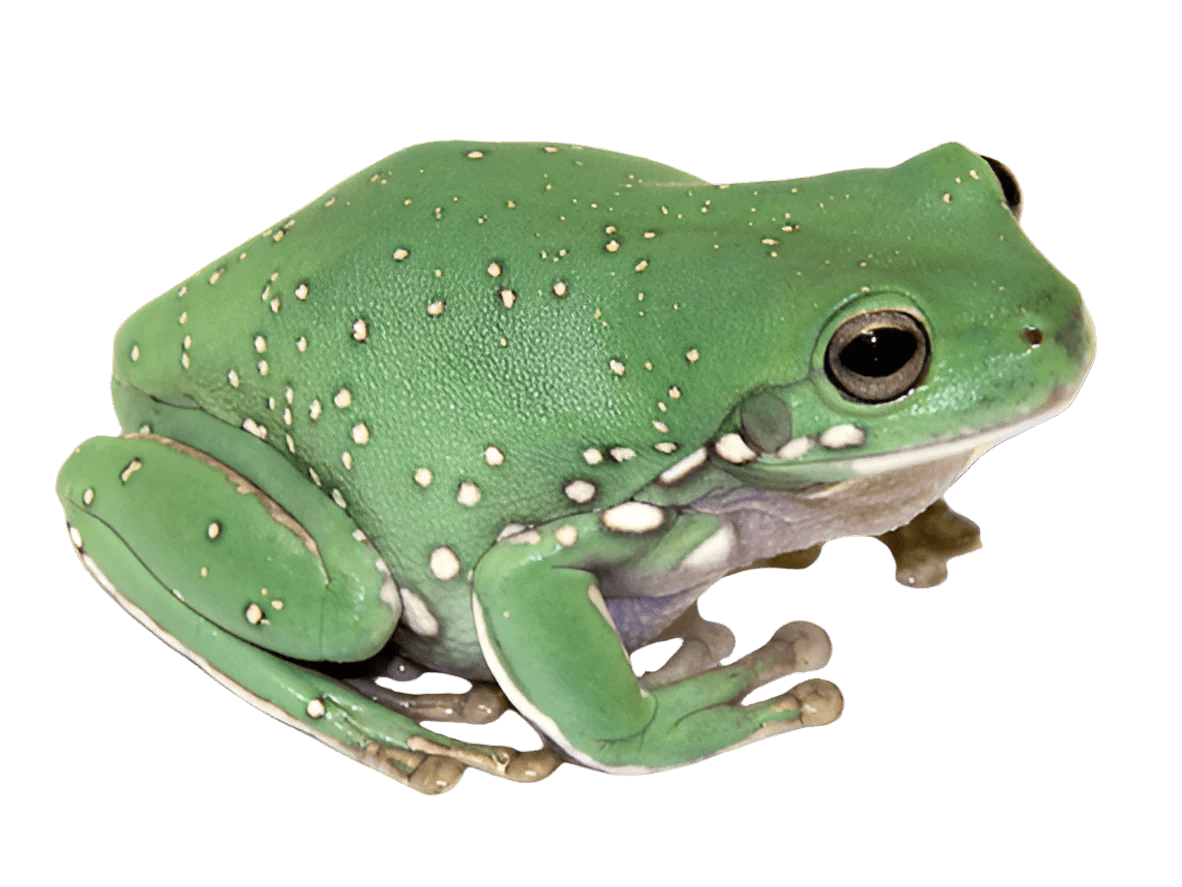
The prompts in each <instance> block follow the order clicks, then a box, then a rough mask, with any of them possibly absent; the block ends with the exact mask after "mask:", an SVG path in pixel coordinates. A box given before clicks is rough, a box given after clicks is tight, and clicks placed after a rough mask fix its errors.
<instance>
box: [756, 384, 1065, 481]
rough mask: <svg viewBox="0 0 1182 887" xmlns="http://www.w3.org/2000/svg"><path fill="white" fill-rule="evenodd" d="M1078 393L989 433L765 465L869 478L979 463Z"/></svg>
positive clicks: (1037, 423) (1053, 400)
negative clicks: (954, 461) (958, 460)
mask: <svg viewBox="0 0 1182 887" xmlns="http://www.w3.org/2000/svg"><path fill="white" fill-rule="evenodd" d="M1077 391H1078V388H1077V389H1076V391H1073V392H1071V393H1070V394H1069V395H1068V396H1065V397H1056V396H1052V397H1051V398H1050V399H1049V400H1048V401H1047V403H1045V404H1044V405H1043V408H1042V409H1039V410H1036V411H1035V412H1033V413H1031V414H1030V415H1029V416H1027V417H1026V418H1025V419H1021V420H1019V421H1018V422H1013V423H1011V424H1009V425H1000V426H997V427H995V428H992V429H989V430H987V431H978V432H974V433H972V434H966V435H964V436H962V437H957V438H953V439H952V440H945V441H938V442H936V443H932V444H923V445H922V446H918V447H909V448H908V449H905V450H897V451H895V452H893V453H879V454H878V455H875V456H858V457H854V458H851V459H827V460H825V461H823V462H796V461H795V460H793V461H792V462H784V461H780V460H776V461H775V462H768V463H765V464H768V465H774V466H776V467H780V468H793V467H798V468H800V469H801V470H803V471H808V470H810V469H817V468H825V467H834V466H839V465H840V466H844V467H845V468H846V469H848V470H850V471H852V472H853V474H854V475H855V476H856V477H865V476H867V475H872V474H882V473H883V472H886V471H893V470H895V469H899V468H910V467H912V466H915V465H920V464H923V463H924V462H931V461H935V460H937V459H943V458H945V457H948V456H953V455H956V454H957V453H962V452H965V451H968V450H976V451H977V452H976V453H975V455H974V456H973V460H974V461H975V460H976V459H977V458H979V457H980V456H981V455H982V454H984V453H985V451H986V450H988V449H990V448H991V447H994V446H996V445H997V444H999V443H1001V442H1002V441H1003V440H1007V439H1009V438H1011V437H1015V436H1016V435H1018V434H1021V433H1022V432H1023V431H1026V430H1027V429H1029V428H1033V427H1034V426H1035V425H1040V424H1042V423H1043V422H1045V421H1046V420H1047V419H1050V418H1052V417H1054V416H1057V415H1058V414H1059V413H1061V412H1063V410H1065V409H1067V407H1068V406H1070V405H1071V401H1072V400H1074V399H1075V394H1076V392H1077Z"/></svg>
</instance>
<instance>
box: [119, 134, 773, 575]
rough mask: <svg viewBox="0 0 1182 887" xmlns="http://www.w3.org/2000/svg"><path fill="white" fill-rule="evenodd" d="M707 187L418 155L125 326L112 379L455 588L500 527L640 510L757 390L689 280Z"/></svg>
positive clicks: (472, 150) (540, 164)
mask: <svg viewBox="0 0 1182 887" xmlns="http://www.w3.org/2000/svg"><path fill="white" fill-rule="evenodd" d="M711 194H713V195H714V197H715V198H716V199H717V197H718V196H719V192H718V191H717V189H715V188H714V186H710V185H708V184H706V183H704V182H701V181H700V180H697V179H694V178H693V177H691V176H689V175H686V174H685V173H681V172H678V171H676V170H673V169H670V168H669V167H665V166H661V165H659V164H655V163H652V162H650V161H645V160H641V159H638V158H634V157H628V156H625V155H619V154H613V153H609V152H604V151H598V150H593V149H577V148H571V147H554V146H548V145H542V144H536V145H534V144H513V145H482V146H473V145H470V144H466V143H435V144H429V145H423V146H419V147H416V148H410V149H407V150H405V151H402V152H399V153H397V154H395V155H393V156H391V157H389V158H387V159H385V160H383V161H381V162H380V163H378V164H377V165H375V166H373V167H371V168H370V169H367V170H365V171H363V172H362V173H359V174H358V175H357V176H354V177H353V178H351V179H349V180H347V181H346V182H344V183H342V184H341V185H340V186H338V187H337V188H335V189H333V190H332V191H330V192H328V193H327V194H326V195H324V196H323V197H322V198H320V199H319V200H317V201H315V202H313V203H312V204H310V205H309V206H307V207H305V208H304V209H303V210H301V211H300V212H299V213H297V214H295V215H294V216H290V217H285V218H283V219H282V220H281V221H280V222H279V223H278V224H277V225H275V226H274V227H273V228H271V229H269V230H267V231H265V232H263V234H261V235H259V236H258V237H257V238H254V239H253V240H251V241H248V242H247V243H246V244H244V245H243V246H241V247H240V248H238V249H237V250H234V251H233V252H231V253H229V254H227V255H226V256H225V257H223V258H222V259H219V260H218V261H216V262H214V263H212V264H211V265H209V266H208V267H206V268H205V269H203V270H202V271H200V272H199V273H198V274H196V275H194V276H193V277H192V278H190V279H189V280H188V281H186V282H185V284H184V285H182V286H179V287H177V288H176V289H174V290H172V291H171V292H169V293H167V294H166V295H164V296H162V297H161V298H160V299H158V300H157V301H156V302H154V303H152V304H151V305H149V306H148V307H147V308H145V309H144V310H143V311H141V312H140V313H139V314H137V315H136V316H135V317H133V318H132V319H131V320H130V321H129V322H128V323H127V324H126V325H125V326H124V328H123V330H122V331H121V333H120V337H119V341H118V344H117V348H116V373H115V375H116V384H117V385H119V384H126V385H130V386H133V387H135V388H137V389H140V390H143V391H145V392H147V393H149V394H152V395H153V396H154V397H157V398H159V399H162V400H165V401H168V402H173V403H179V404H181V405H186V406H198V407H200V408H201V409H203V410H205V411H206V412H208V413H210V414H212V415H214V416H217V417H218V418H219V419H221V420H223V421H225V422H227V423H229V424H232V425H234V426H239V427H242V428H244V429H246V430H247V431H250V432H251V433H254V434H255V435H256V436H258V437H261V438H263V439H264V440H265V441H267V442H268V443H269V444H270V445H272V446H274V447H275V448H276V449H278V450H279V451H280V452H282V453H284V454H285V455H286V456H287V458H288V459H289V460H291V461H292V462H293V463H294V464H295V465H296V466H297V467H298V468H299V469H300V470H301V471H302V472H304V473H305V474H306V475H307V476H308V477H309V478H311V479H312V480H313V481H314V482H316V483H317V484H319V485H321V486H322V487H323V489H324V490H325V492H326V493H327V494H331V495H332V496H333V498H334V499H336V500H337V502H338V504H340V505H341V506H342V507H343V508H345V509H346V510H347V511H348V513H349V514H350V515H351V516H352V517H353V518H354V520H356V522H357V523H358V525H359V526H361V527H362V529H363V530H364V531H365V532H366V533H367V534H369V535H370V536H371V537H372V538H373V539H374V541H375V542H376V543H377V544H378V545H379V547H380V548H381V549H382V551H383V554H384V555H385V557H386V558H387V561H388V562H389V563H390V566H391V569H392V570H393V571H394V572H395V574H396V576H398V577H399V578H401V579H404V580H406V581H419V582H421V583H427V584H430V583H432V582H434V581H436V580H438V579H439V578H440V576H441V571H440V569H439V567H440V565H441V563H442V567H443V570H442V575H443V576H445V577H448V578H450V574H451V572H452V571H453V570H454V569H455V567H454V564H452V563H451V562H450V560H449V559H447V558H444V561H443V562H441V561H440V560H438V558H437V559H436V561H435V569H433V570H432V568H431V565H432V556H433V554H435V553H436V552H438V550H439V549H440V548H441V547H445V548H446V549H447V550H448V551H450V552H452V553H453V554H454V555H455V560H456V561H457V562H458V564H459V570H458V572H456V576H457V577H458V578H459V580H461V581H462V580H463V579H464V577H465V576H466V575H467V572H468V571H469V570H470V569H471V568H472V567H473V566H474V565H475V561H476V560H477V559H478V558H479V556H480V555H481V553H482V552H483V551H484V550H485V549H486V548H487V547H488V546H489V545H490V544H491V543H492V542H493V541H494V540H495V539H496V537H497V535H498V533H500V531H501V530H502V528H503V527H504V526H505V525H506V524H508V523H521V524H534V523H538V522H541V521H545V520H549V519H552V518H554V517H557V516H559V515H562V514H564V513H569V512H573V511H582V510H587V509H589V508H600V507H605V506H607V505H611V504H614V503H616V502H619V501H622V500H623V499H626V498H628V497H629V496H630V495H632V494H633V493H634V492H635V491H636V490H638V489H640V488H641V487H643V486H644V485H645V484H646V483H647V482H649V481H650V480H651V479H652V478H653V477H655V476H656V475H657V474H658V473H659V472H661V471H662V470H664V469H665V468H667V467H669V465H671V464H672V463H674V462H676V461H677V460H678V459H680V458H682V457H683V456H684V455H685V454H686V453H688V452H690V451H691V450H692V449H694V448H696V447H698V446H700V445H701V443H702V442H703V441H705V440H706V439H707V438H708V436H709V435H710V434H711V433H712V432H713V431H714V430H715V429H716V428H717V426H718V423H719V422H720V420H721V419H722V418H723V417H724V415H725V413H726V411H727V410H728V409H729V408H730V407H731V406H732V405H733V403H734V402H735V398H736V397H737V396H738V394H739V393H741V391H742V390H743V388H744V387H745V383H744V382H743V380H740V379H737V378H735V377H734V374H733V373H730V372H728V371H727V368H726V367H725V366H724V365H723V362H722V361H721V360H717V361H716V360H714V359H713V358H714V357H715V356H716V355H721V354H725V353H728V352H729V353H738V352H741V351H743V350H744V348H749V347H750V346H749V345H748V343H747V342H746V341H745V337H746V333H745V332H744V330H743V329H742V328H741V327H740V328H739V329H738V330H737V331H736V332H735V333H734V334H735V335H738V336H739V337H740V338H741V339H744V341H738V340H737V341H735V342H730V341H727V337H728V336H730V335H731V333H729V332H728V331H726V330H725V329H720V328H718V324H717V323H716V322H715V318H714V315H715V314H716V313H717V309H718V305H717V299H718V298H720V294H719V292H718V290H717V288H716V287H713V286H712V285H711V283H710V281H709V280H708V279H706V278H703V274H705V272H703V271H702V263H701V262H700V261H699V262H696V263H694V262H687V261H685V259H686V258H687V257H690V254H692V253H695V252H698V251H707V250H709V249H710V242H711V241H712V239H716V235H715V234H714V233H713V231H712V230H711V229H710V223H712V222H713V218H710V219H707V216H706V213H705V212H704V211H703V212H700V209H701V208H702V207H707V208H709V206H710V204H711ZM693 214H698V215H699V216H701V219H703V220H706V224H703V222H702V221H699V220H698V218H697V217H693ZM679 221H680V223H681V227H680V228H679V227H678V222H679ZM757 236H758V232H754V231H753V232H752V233H751V236H750V239H751V241H752V244H753V245H754V250H756V251H764V252H766V247H763V246H760V245H759V241H758V240H757V239H756V238H757ZM693 257H694V258H700V257H698V256H693ZM687 267H691V268H696V269H697V270H695V271H694V272H693V273H694V274H695V275H696V277H697V279H695V280H694V281H693V282H692V283H693V285H692V286H686V285H683V284H686V283H689V282H688V281H682V280H681V279H680V277H678V274H680V273H683V272H682V271H679V270H678V269H684V268H687ZM707 331H708V332H709V339H708V340H707V339H706V338H705V336H704V335H703V333H704V332H707ZM153 343H154V344H153Z"/></svg>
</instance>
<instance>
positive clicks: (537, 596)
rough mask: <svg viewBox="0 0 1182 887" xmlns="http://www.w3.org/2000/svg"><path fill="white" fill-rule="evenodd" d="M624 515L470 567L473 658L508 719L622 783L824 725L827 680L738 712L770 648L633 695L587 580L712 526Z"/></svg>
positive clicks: (688, 518)
mask: <svg viewBox="0 0 1182 887" xmlns="http://www.w3.org/2000/svg"><path fill="white" fill-rule="evenodd" d="M627 505H628V506H629V509H630V510H629V511H627V512H617V513H616V515H615V516H614V517H613V515H612V512H613V511H614V509H609V510H608V512H605V513H604V516H602V517H601V516H599V515H594V514H592V515H581V516H578V517H576V518H572V519H570V520H567V521H557V522H554V523H552V524H547V525H545V526H542V527H539V528H537V529H536V530H528V531H526V532H523V533H520V534H518V535H517V536H514V537H510V538H509V539H506V540H503V541H501V542H500V543H498V544H497V545H496V546H494V547H493V548H492V549H491V550H490V551H489V552H488V553H487V554H485V556H484V557H483V558H482V559H481V561H480V563H479V564H478V565H477V568H476V574H475V577H474V583H473V610H474V613H475V617H476V626H477V633H478V635H479V637H480V644H481V648H482V650H483V652H484V655H485V659H486V661H487V662H488V664H489V668H490V669H491V670H492V671H493V674H494V675H495V676H496V677H497V680H498V682H499V683H500V684H501V687H502V689H503V690H504V691H505V693H506V695H507V696H508V697H509V699H510V700H511V701H512V702H513V703H514V705H516V706H517V708H518V710H519V711H521V713H522V714H523V715H525V716H526V717H527V718H528V719H530V720H531V721H532V722H533V723H534V724H535V726H537V727H538V728H539V729H540V730H542V731H543V732H544V733H546V735H547V736H548V737H549V738H550V739H551V740H552V741H553V742H554V743H555V744H556V745H558V746H559V747H560V748H561V749H562V750H563V751H564V752H566V753H567V754H568V755H569V756H570V757H572V758H573V759H574V760H576V761H578V762H579V763H582V764H585V765H587V766H591V767H595V768H597V769H602V770H608V771H611V772H622V773H635V772H646V771H650V770H658V769H664V768H668V767H675V766H678V765H681V764H685V763H689V762H690V761H694V760H698V759H701V758H704V757H708V756H710V755H713V754H716V753H718V752H720V751H724V750H726V749H728V748H732V747H734V746H737V745H741V744H743V743H745V742H748V741H751V740H753V739H759V738H762V737H763V736H768V735H772V734H773V733H779V732H784V731H785V730H788V729H793V728H794V727H799V726H808V725H811V724H814V723H816V724H820V723H828V721H830V720H832V719H833V718H835V717H836V716H837V714H838V713H839V712H840V695H839V694H838V693H837V690H836V688H835V687H833V686H832V685H831V684H828V683H827V682H817V681H812V682H807V684H802V685H800V686H799V687H797V688H794V689H793V690H790V691H788V692H787V693H785V694H782V695H781V696H778V697H776V698H774V699H770V700H767V701H765V702H760V703H756V704H753V705H750V706H742V705H739V704H738V703H739V702H740V701H741V700H742V698H743V697H744V696H745V695H747V694H748V693H750V692H751V691H752V690H753V689H755V688H756V687H758V686H760V685H761V684H763V683H764V682H765V681H766V680H771V679H774V677H778V676H780V675H781V674H784V673H786V672H785V670H784V669H783V668H781V663H782V660H783V656H782V654H781V650H780V648H782V647H784V646H785V642H784V641H781V640H777V641H776V642H775V643H774V645H769V646H768V647H766V648H764V649H762V650H759V651H756V652H755V653H753V654H751V655H750V656H747V657H744V659H743V660H741V661H740V662H738V663H735V664H734V665H730V666H724V667H721V668H717V669H713V670H710V671H707V672H705V673H704V674H700V675H695V676H692V677H688V678H685V679H682V680H679V681H675V682H673V683H671V684H669V685H668V686H663V687H658V688H655V689H654V690H652V692H648V691H646V690H643V689H642V688H641V686H640V684H639V682H638V681H637V679H636V676H635V675H634V674H633V672H632V667H631V664H630V662H629V660H628V655H627V653H626V651H625V650H624V648H623V645H622V644H621V642H620V639H619V635H618V634H617V633H616V630H615V628H614V626H613V625H612V624H611V618H610V615H609V614H608V611H607V608H606V606H605V605H604V603H603V598H602V596H601V595H600V593H599V591H598V589H597V588H596V586H595V575H594V572H593V570H595V569H605V568H608V567H611V566H613V565H620V564H624V563H636V562H639V561H642V560H643V558H644V555H645V554H646V553H648V552H650V551H652V549H653V548H654V547H655V546H656V545H657V544H658V543H660V544H661V546H662V547H663V548H665V547H666V546H671V547H677V538H676V537H677V535H678V534H685V535H686V536H687V537H688V538H696V539H700V538H703V537H704V536H708V535H709V532H710V529H711V527H707V528H706V529H707V531H706V532H705V533H703V527H702V526H700V525H699V524H701V523H702V522H708V523H710V522H714V521H715V519H714V518H710V517H706V516H698V515H682V516H675V515H674V514H673V513H671V512H662V511H661V509H658V508H656V507H655V506H651V505H644V506H639V503H627ZM634 506H636V507H634ZM614 518H619V520H616V519H614ZM610 526H616V527H621V526H627V527H629V528H630V530H628V531H617V530H614V529H609V528H608V527H610ZM687 550H689V549H687ZM789 645H790V644H789ZM787 670H789V671H790V670H793V669H791V668H789V669H787Z"/></svg>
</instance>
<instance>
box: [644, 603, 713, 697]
mask: <svg viewBox="0 0 1182 887" xmlns="http://www.w3.org/2000/svg"><path fill="white" fill-rule="evenodd" d="M675 639H680V640H681V642H682V643H681V646H680V647H678V648H677V651H676V652H675V653H674V654H673V655H672V656H670V657H669V661H668V662H666V663H665V664H664V665H662V666H661V667H660V668H658V669H656V670H654V671H650V672H648V673H647V674H644V675H641V677H640V686H641V687H643V688H644V689H646V690H652V689H655V688H657V687H664V686H666V685H667V684H672V683H674V682H675V681H680V680H684V679H685V678H688V677H692V676H693V675H697V674H701V673H702V672H704V671H706V669H708V668H713V667H714V666H716V665H718V663H719V662H721V661H722V660H723V659H725V658H726V657H727V656H729V655H731V652H732V651H733V650H734V649H735V636H734V633H732V632H731V630H730V629H729V628H727V627H726V626H725V625H721V624H719V623H717V622H707V621H706V620H705V619H703V618H702V617H701V615H700V614H699V613H698V605H697V604H696V603H695V604H693V605H691V606H690V607H689V609H687V610H686V611H685V612H684V613H683V614H682V615H681V616H679V617H678V618H677V620H676V621H675V622H673V623H672V624H671V625H670V626H669V627H668V628H667V629H666V630H665V631H664V632H663V633H662V634H661V635H659V636H658V637H657V638H656V640H657V641H667V640H675Z"/></svg>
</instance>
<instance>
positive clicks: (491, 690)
mask: <svg viewBox="0 0 1182 887" xmlns="http://www.w3.org/2000/svg"><path fill="white" fill-rule="evenodd" d="M345 683H346V684H348V685H349V686H350V687H352V688H353V689H354V690H356V691H357V692H358V693H360V694H361V695H363V696H365V697H366V698H367V699H370V700H372V701H374V702H376V703H378V704H379V705H384V706H385V707H386V708H388V709H390V710H391V711H396V712H398V713H399V714H403V715H406V716H407V717H408V718H410V719H411V720H413V721H420V722H421V721H445V722H450V723H457V724H491V723H492V722H493V721H495V720H496V719H497V718H499V717H500V716H501V715H503V714H504V713H505V712H506V711H507V710H508V709H509V708H510V705H509V700H508V699H506V698H505V694H504V693H502V692H501V691H500V690H499V689H498V688H497V687H496V685H495V684H473V685H472V689H471V690H468V691H467V692H466V693H399V692H398V691H396V690H391V689H390V688H389V687H383V686H382V685H381V684H379V683H378V682H377V681H376V680H374V679H373V678H347V679H346V680H345Z"/></svg>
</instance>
